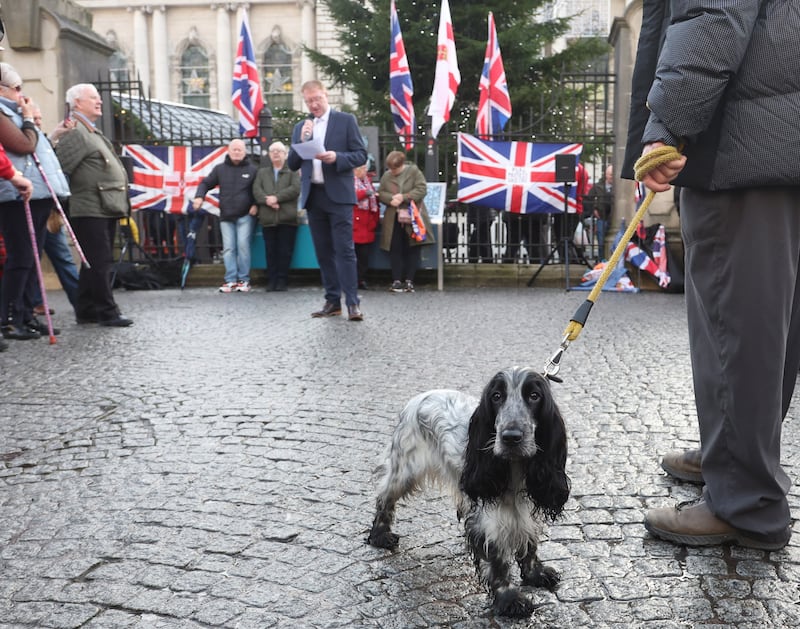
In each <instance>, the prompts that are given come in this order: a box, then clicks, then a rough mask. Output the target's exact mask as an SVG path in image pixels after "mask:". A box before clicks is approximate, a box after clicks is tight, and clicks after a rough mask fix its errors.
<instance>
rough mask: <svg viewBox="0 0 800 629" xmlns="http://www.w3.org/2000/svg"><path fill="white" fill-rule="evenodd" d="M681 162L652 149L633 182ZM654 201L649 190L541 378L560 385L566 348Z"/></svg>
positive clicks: (675, 154)
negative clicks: (675, 161)
mask: <svg viewBox="0 0 800 629" xmlns="http://www.w3.org/2000/svg"><path fill="white" fill-rule="evenodd" d="M680 158H681V154H680V152H679V150H678V149H676V148H675V147H674V146H661V147H658V148H656V149H653V150H652V151H650V152H649V153H647V154H646V155H642V156H641V157H640V158H639V159H638V160H636V164H635V165H634V172H635V177H636V181H641V180H642V179H644V177H645V175H647V173H649V172H650V171H652V170H655V169H656V168H658V167H659V166H663V165H664V164H667V163H669V162H671V161H673V160H676V159H680ZM653 197H655V192H653V191H652V190H650V191H648V193H647V196H646V197H645V199H644V202H643V203H642V205H641V206H640V207H639V209H638V210H637V211H636V214H635V215H634V216H633V218H632V219H631V222H630V225H628V228H627V229H626V230H625V233H624V234H623V235H622V238H620V240H619V243H617V247H616V249H614V253H613V254H612V255H611V258H610V259H609V261H608V262H607V263H606V267H605V269H603V273H602V274H601V275H600V279H598V280H597V283H596V284H595V285H594V288H592V291H591V292H590V293H589V296H588V297H587V298H586V301H584V302H583V303H582V304H581V305H580V307H579V308H578V309H577V310H576V311H575V314H574V315H572V318H571V319H570V321H569V324H568V325H567V327H566V329H565V330H564V338H563V339H562V340H561V345H559V346H558V349H557V350H556V351H555V352H554V353H553V355H552V356H551V357H550V360H549V361H548V362H547V364H546V365H545V367H544V371H543V372H542V375H543V376H544V377H545V378H549V379H550V380H553V381H554V382H562V380H561V378H559V377H558V372H559V371H560V370H561V359H562V358H563V357H564V352H565V351H567V348H568V347H569V344H570V343H571V342H572V341H574V340H575V339H577V338H578V336H579V335H580V333H581V330H583V326H584V325H585V324H586V319H588V318H589V313H590V312H591V310H592V306H594V303H595V301H597V298H598V297H599V296H600V292H601V291H602V290H603V286H604V285H605V283H606V280H608V277H609V276H610V275H611V272H612V271H613V270H614V269H615V268H616V266H617V264H618V263H619V259H620V258H621V257H622V254H623V252H624V251H625V248H626V247H627V246H628V242H630V239H631V238H632V237H633V233H634V232H635V231H636V226H637V225H638V224H639V223H640V222H641V220H642V218H643V217H644V214H645V212H647V208H649V207H650V204H651V203H652V201H653Z"/></svg>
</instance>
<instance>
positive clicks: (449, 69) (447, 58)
mask: <svg viewBox="0 0 800 629" xmlns="http://www.w3.org/2000/svg"><path fill="white" fill-rule="evenodd" d="M437 41H438V44H437V47H436V72H435V74H434V78H433V94H431V105H430V108H429V109H428V113H429V114H430V116H431V135H432V136H433V137H434V138H435V137H436V136H437V135H439V129H441V128H442V125H443V124H444V123H445V122H447V121H448V120H450V110H451V109H452V108H453V103H454V102H455V100H456V92H457V91H458V86H459V84H460V83H461V73H460V72H459V71H458V61H457V60H456V40H455V38H454V37H453V21H452V20H451V19H450V5H449V4H448V2H447V0H442V10H441V13H440V14H439V38H438V40H437Z"/></svg>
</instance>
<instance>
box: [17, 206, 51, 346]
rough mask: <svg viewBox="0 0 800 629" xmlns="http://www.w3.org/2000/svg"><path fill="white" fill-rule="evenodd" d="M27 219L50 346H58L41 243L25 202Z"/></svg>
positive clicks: (29, 209) (29, 207) (29, 208)
mask: <svg viewBox="0 0 800 629" xmlns="http://www.w3.org/2000/svg"><path fill="white" fill-rule="evenodd" d="M25 218H26V219H27V221H28V233H29V234H30V236H31V246H32V247H33V259H34V261H35V262H36V274H37V275H38V276H39V289H40V290H41V292H42V305H43V306H44V314H45V316H46V317H47V332H48V334H49V335H50V345H55V344H56V335H55V334H53V319H52V318H51V317H50V308H49V307H48V305H47V291H46V290H45V288H44V276H43V275H42V261H41V259H40V258H39V243H38V242H37V240H36V230H34V228H33V216H31V204H30V202H28V201H25Z"/></svg>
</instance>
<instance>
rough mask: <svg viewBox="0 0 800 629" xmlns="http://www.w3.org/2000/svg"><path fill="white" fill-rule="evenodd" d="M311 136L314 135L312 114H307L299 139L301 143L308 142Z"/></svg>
mask: <svg viewBox="0 0 800 629" xmlns="http://www.w3.org/2000/svg"><path fill="white" fill-rule="evenodd" d="M309 123H310V124H309ZM313 135H314V114H308V117H307V118H306V121H305V122H304V123H303V130H302V133H301V135H300V139H301V140H302V141H303V142H308V141H309V140H310V139H311V138H312V136H313Z"/></svg>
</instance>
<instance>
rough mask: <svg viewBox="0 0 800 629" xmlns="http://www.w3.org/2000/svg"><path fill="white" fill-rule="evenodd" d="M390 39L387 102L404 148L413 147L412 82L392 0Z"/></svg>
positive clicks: (415, 124)
mask: <svg viewBox="0 0 800 629" xmlns="http://www.w3.org/2000/svg"><path fill="white" fill-rule="evenodd" d="M390 14H391V29H392V39H391V42H390V44H389V104H390V105H391V108H392V117H393V118H394V129H395V131H396V132H397V135H399V136H400V139H401V140H402V141H403V143H404V145H405V147H406V150H407V151H410V150H411V149H413V148H414V134H415V133H416V129H417V121H416V118H415V117H414V102H413V97H414V84H413V83H412V82H411V70H410V69H409V67H408V58H407V57H406V48H405V45H404V44H403V34H402V33H401V32H400V21H399V19H398V18H397V9H396V8H395V4H394V0H392V4H391V11H390Z"/></svg>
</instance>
